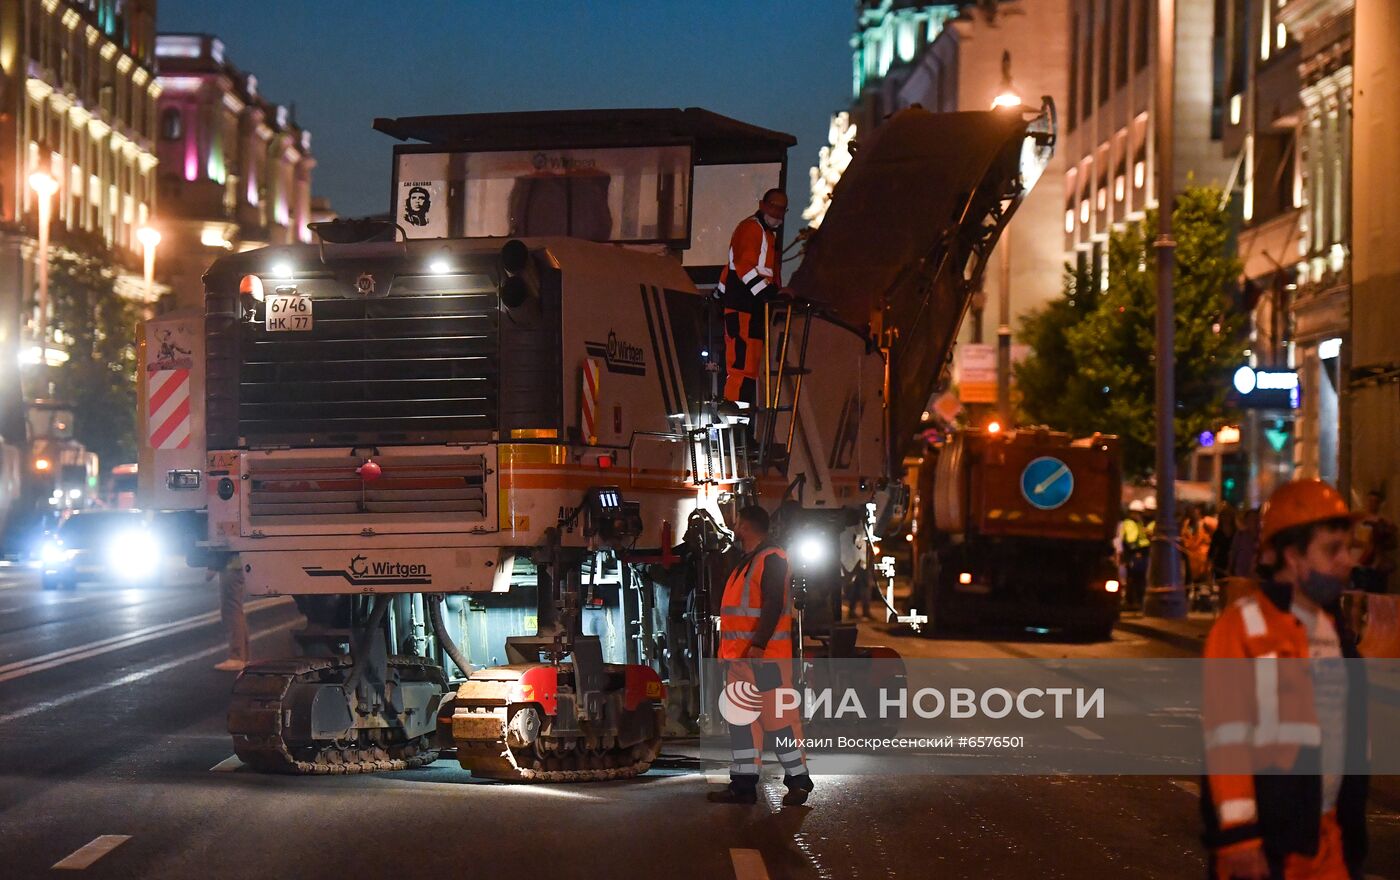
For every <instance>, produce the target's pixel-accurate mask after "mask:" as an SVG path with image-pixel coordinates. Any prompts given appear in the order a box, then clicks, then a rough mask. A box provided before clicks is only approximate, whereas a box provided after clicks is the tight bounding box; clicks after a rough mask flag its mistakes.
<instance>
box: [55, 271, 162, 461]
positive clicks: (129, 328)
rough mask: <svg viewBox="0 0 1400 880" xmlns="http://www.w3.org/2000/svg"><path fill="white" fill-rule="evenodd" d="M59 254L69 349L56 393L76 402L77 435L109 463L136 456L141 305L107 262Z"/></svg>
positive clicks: (58, 308)
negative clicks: (119, 285)
mask: <svg viewBox="0 0 1400 880" xmlns="http://www.w3.org/2000/svg"><path fill="white" fill-rule="evenodd" d="M51 253H52V256H51V259H50V264H49V298H50V301H51V303H52V305H53V329H54V330H56V331H58V332H59V333H61V334H62V336H61V338H62V340H63V342H64V346H65V348H66V349H67V351H68V360H67V361H66V362H65V363H63V364H60V365H59V366H57V367H54V368H53V369H52V371H51V373H50V378H51V380H52V383H53V391H52V395H53V396H54V397H55V398H56V399H58V400H61V401H63V402H65V403H68V404H71V405H72V407H73V415H74V422H75V424H74V436H75V437H76V439H77V440H78V441H79V442H81V443H82V444H83V445H84V446H86V447H87V448H88V450H89V451H91V452H95V453H97V456H98V458H99V460H100V461H101V462H102V465H103V467H104V468H110V467H111V466H113V465H115V464H119V463H121V462H126V461H134V460H135V457H136V357H137V352H136V324H137V321H138V320H139V319H140V311H139V308H138V306H137V305H136V304H135V303H133V302H132V301H130V300H128V299H126V298H125V297H123V296H121V295H120V294H119V293H117V290H116V272H115V270H114V269H113V268H112V266H111V265H110V264H109V263H108V262H107V261H106V260H105V259H103V258H100V257H96V256H92V255H90V254H88V253H81V252H78V251H74V250H69V249H67V248H63V249H57V248H56V249H54V250H53V251H52V252H51Z"/></svg>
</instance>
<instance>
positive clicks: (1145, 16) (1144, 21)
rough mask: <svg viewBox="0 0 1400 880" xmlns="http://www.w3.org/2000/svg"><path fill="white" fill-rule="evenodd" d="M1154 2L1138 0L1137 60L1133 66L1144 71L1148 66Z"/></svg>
mask: <svg viewBox="0 0 1400 880" xmlns="http://www.w3.org/2000/svg"><path fill="white" fill-rule="evenodd" d="M1151 21H1152V0H1138V4H1137V53H1136V54H1137V58H1136V60H1135V61H1134V62H1133V66H1134V67H1135V68H1136V69H1137V70H1142V69H1143V68H1144V67H1146V66H1147V54H1148V53H1147V41H1148V38H1149V35H1150V34H1151V33H1152V25H1151Z"/></svg>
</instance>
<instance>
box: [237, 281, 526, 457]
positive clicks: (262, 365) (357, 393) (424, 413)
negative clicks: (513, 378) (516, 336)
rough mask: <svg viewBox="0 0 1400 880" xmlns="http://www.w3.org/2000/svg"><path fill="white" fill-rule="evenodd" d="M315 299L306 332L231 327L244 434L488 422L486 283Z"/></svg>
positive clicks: (285, 438) (492, 357)
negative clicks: (238, 351) (238, 339)
mask: <svg viewBox="0 0 1400 880" xmlns="http://www.w3.org/2000/svg"><path fill="white" fill-rule="evenodd" d="M314 306H315V311H314V322H313V326H312V329H311V330H309V331H300V332H272V333H269V332H267V331H266V330H265V329H264V328H263V326H262V325H261V324H260V323H257V322H248V323H244V324H243V325H242V326H243V339H242V348H243V365H242V368H241V370H240V373H239V377H238V378H239V382H238V404H237V407H238V409H237V411H238V433H239V435H240V436H241V437H243V438H244V439H245V441H246V442H247V443H249V444H253V445H258V444H262V443H285V444H287V445H294V446H346V445H354V444H357V443H395V442H400V443H423V442H443V441H446V442H452V441H460V440H475V439H480V438H483V437H486V436H489V434H490V432H491V431H492V430H494V429H495V428H496V427H497V424H496V423H497V413H498V393H497V388H498V385H499V375H498V370H497V365H498V360H499V358H498V333H497V314H498V307H497V298H496V296H495V292H494V290H492V291H489V292H485V291H483V292H475V291H472V292H443V293H435V294H432V295H427V296H387V297H360V298H358V299H342V298H324V299H321V298H318V299H315V300H314Z"/></svg>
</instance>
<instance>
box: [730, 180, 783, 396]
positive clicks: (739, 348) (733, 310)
mask: <svg viewBox="0 0 1400 880" xmlns="http://www.w3.org/2000/svg"><path fill="white" fill-rule="evenodd" d="M787 209H788V198H787V193H785V192H783V191H782V190H780V189H770V190H768V191H767V192H766V193H764V194H763V199H762V200H761V201H760V202H759V203H758V210H757V211H755V212H754V213H753V214H752V215H751V216H748V217H745V218H744V219H743V220H741V221H739V225H738V226H736V227H734V234H733V235H732V236H730V239H729V262H728V263H727V264H726V265H725V267H724V269H723V270H722V271H721V272H720V275H719V285H718V286H717V287H716V288H715V294H716V297H717V298H718V299H719V301H720V303H721V305H723V306H724V368H725V379H724V399H725V400H732V401H734V402H736V403H738V402H741V401H742V402H747V403H753V402H754V400H755V398H756V397H757V394H758V375H759V372H758V371H759V369H760V362H761V361H762V360H763V340H764V337H765V332H764V331H765V328H764V326H763V323H764V319H763V306H764V304H765V303H767V302H769V301H770V300H771V299H772V298H773V296H774V295H775V294H777V293H779V292H780V291H781V290H782V287H783V278H782V249H781V248H780V247H779V246H778V229H779V228H781V227H782V225H783V217H784V216H786V214H787Z"/></svg>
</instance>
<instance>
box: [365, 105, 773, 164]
mask: <svg viewBox="0 0 1400 880" xmlns="http://www.w3.org/2000/svg"><path fill="white" fill-rule="evenodd" d="M374 128H375V130H376V131H382V132H383V133H385V134H387V135H389V136H390V137H394V138H398V139H399V140H401V141H421V142H423V143H424V144H431V145H433V146H437V147H451V148H454V149H460V150H473V151H476V150H548V149H560V148H568V147H574V148H581V147H626V146H636V145H640V144H647V145H653V144H660V143H693V144H694V145H695V164H696V165H731V164H738V163H746V162H782V161H783V160H784V159H785V158H786V156H787V150H788V147H791V146H792V145H793V144H795V143H797V139H796V138H794V137H793V136H792V135H790V134H786V133H784V132H781V131H773V130H771V129H767V128H760V127H759V126H757V125H749V124H748V123H746V122H740V121H739V120H737V119H731V118H729V117H728V116H721V115H720V114H718V113H712V112H711V111H709V110H704V109H701V108H699V107H686V108H684V109H678V108H669V109H668V108H663V109H642V110H539V111H528V112H521V113H467V114H459V115H450V116H401V117H398V118H396V119H386V118H379V119H376V120H374Z"/></svg>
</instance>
